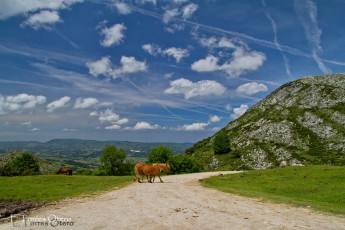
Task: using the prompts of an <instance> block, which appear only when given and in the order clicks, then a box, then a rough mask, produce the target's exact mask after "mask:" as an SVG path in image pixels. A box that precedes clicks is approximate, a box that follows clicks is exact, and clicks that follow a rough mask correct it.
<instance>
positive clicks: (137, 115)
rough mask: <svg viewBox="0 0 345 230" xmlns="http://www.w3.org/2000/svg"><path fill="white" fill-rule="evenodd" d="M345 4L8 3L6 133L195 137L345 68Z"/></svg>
mask: <svg viewBox="0 0 345 230" xmlns="http://www.w3.org/2000/svg"><path fill="white" fill-rule="evenodd" d="M344 11H345V2H344V1H342V0H329V1H322V0H320V1H318V0H289V1H286V0H278V1H277V0H261V1H259V0H257V1H253V0H205V1H189V0H174V1H173V0H169V1H168V0H161V1H160V0H132V1H117V0H114V1H112V0H54V1H53V0H52V1H49V0H1V1H0V141H1V140H2V141H14V140H38V141H47V140H50V139H55V138H81V139H93V140H128V141H144V142H157V141H169V142H196V141H199V140H201V139H203V138H206V137H208V136H210V135H212V134H214V133H215V132H217V131H218V130H219V129H220V128H222V127H224V126H225V125H226V124H227V123H228V122H230V121H232V120H234V119H236V118H238V117H239V116H241V115H242V114H243V113H244V112H245V111H246V110H248V109H249V108H250V107H251V106H253V105H254V104H256V103H257V102H259V101H260V100H262V99H263V98H265V97H266V96H267V95H269V94H270V93H271V92H272V91H274V90H275V89H277V88H278V87H279V86H281V85H282V84H284V83H286V82H289V81H292V80H296V79H298V78H301V77H303V76H309V75H322V74H324V73H338V72H345V50H344V47H345V39H344V38H345V30H344V23H345V19H344V17H343V12H344Z"/></svg>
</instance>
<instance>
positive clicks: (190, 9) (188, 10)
mask: <svg viewBox="0 0 345 230" xmlns="http://www.w3.org/2000/svg"><path fill="white" fill-rule="evenodd" d="M197 9H198V5H197V4H194V3H191V4H188V5H186V6H184V7H183V9H182V17H183V18H184V19H188V18H190V17H192V15H193V13H194V12H195V11H196V10H197Z"/></svg>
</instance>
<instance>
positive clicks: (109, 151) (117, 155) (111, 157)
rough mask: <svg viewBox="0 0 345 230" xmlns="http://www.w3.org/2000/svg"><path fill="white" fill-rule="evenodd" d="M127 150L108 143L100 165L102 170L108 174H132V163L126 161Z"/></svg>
mask: <svg viewBox="0 0 345 230" xmlns="http://www.w3.org/2000/svg"><path fill="white" fill-rule="evenodd" d="M125 158H126V152H125V151H124V150H123V149H117V148H116V147H115V146H113V145H108V146H106V147H105V148H104V149H103V154H102V155H101V158H100V162H101V165H100V166H99V169H100V171H104V172H105V175H107V176H123V175H130V173H131V170H132V169H131V164H130V163H129V162H125Z"/></svg>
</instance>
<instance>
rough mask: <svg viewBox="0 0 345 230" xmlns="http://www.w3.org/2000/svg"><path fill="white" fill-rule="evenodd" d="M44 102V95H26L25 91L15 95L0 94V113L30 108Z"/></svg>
mask: <svg viewBox="0 0 345 230" xmlns="http://www.w3.org/2000/svg"><path fill="white" fill-rule="evenodd" d="M45 102H46V97H45V96H35V95H28V94H26V93H22V94H18V95H15V96H2V95H1V94H0V115H2V114H7V113H10V112H22V111H23V110H25V109H32V108H34V107H36V106H37V105H42V104H44V103H45Z"/></svg>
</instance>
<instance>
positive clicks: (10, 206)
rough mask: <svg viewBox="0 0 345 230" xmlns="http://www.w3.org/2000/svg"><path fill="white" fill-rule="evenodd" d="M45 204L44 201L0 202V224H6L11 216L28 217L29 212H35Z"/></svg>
mask: <svg viewBox="0 0 345 230" xmlns="http://www.w3.org/2000/svg"><path fill="white" fill-rule="evenodd" d="M45 204H47V202H45V201H20V200H17V201H9V202H0V223H1V222H8V220H9V218H10V216H11V215H14V214H17V215H18V216H19V215H28V214H29V212H30V210H35V209H37V208H39V207H42V206H44V205H45Z"/></svg>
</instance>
